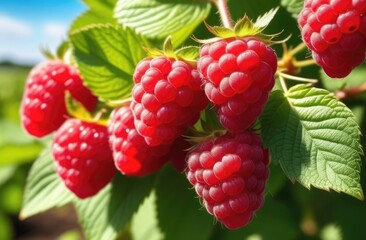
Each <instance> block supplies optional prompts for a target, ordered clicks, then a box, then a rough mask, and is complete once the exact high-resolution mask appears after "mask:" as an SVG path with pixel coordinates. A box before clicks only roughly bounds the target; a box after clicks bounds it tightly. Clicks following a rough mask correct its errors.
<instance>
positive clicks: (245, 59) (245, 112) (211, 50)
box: [198, 38, 277, 132]
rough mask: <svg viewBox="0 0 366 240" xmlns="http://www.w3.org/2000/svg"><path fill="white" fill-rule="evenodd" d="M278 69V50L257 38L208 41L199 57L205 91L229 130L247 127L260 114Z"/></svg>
mask: <svg viewBox="0 0 366 240" xmlns="http://www.w3.org/2000/svg"><path fill="white" fill-rule="evenodd" d="M276 70H277V57H276V54H275V52H274V51H273V50H272V49H271V48H269V47H267V46H266V45H265V44H264V43H262V42H261V41H259V40H257V39H255V38H242V39H241V38H236V39H222V40H219V41H217V42H214V43H210V44H205V45H203V46H202V48H201V50H200V58H199V60H198V71H199V72H200V74H201V77H202V78H203V79H204V81H205V92H206V95H207V97H208V99H209V100H210V101H211V102H213V103H214V104H215V108H216V112H217V114H218V116H219V119H220V122H221V124H222V125H223V126H224V127H225V128H226V129H227V130H229V131H230V132H241V131H243V130H245V129H247V128H248V127H250V126H251V125H252V124H253V123H254V122H255V120H256V118H257V117H258V116H259V115H260V114H261V112H262V110H263V107H264V105H265V103H266V102H267V99H268V95H269V92H270V91H271V89H272V88H273V85H274V74H275V72H276Z"/></svg>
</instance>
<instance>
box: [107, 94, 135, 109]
mask: <svg viewBox="0 0 366 240" xmlns="http://www.w3.org/2000/svg"><path fill="white" fill-rule="evenodd" d="M131 102H132V97H130V98H126V99H123V100H110V101H108V102H107V105H108V106H110V107H114V108H116V107H122V106H128V105H130V103H131Z"/></svg>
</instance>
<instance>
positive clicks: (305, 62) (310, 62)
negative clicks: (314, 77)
mask: <svg viewBox="0 0 366 240" xmlns="http://www.w3.org/2000/svg"><path fill="white" fill-rule="evenodd" d="M315 64H316V62H315V60H314V59H309V60H303V61H294V66H295V67H298V68H302V67H307V66H311V65H315Z"/></svg>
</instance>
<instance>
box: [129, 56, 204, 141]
mask: <svg viewBox="0 0 366 240" xmlns="http://www.w3.org/2000/svg"><path fill="white" fill-rule="evenodd" d="M133 79H134V81H135V86H134V88H133V91H132V97H133V102H132V105H131V108H132V111H133V114H134V116H135V126H136V129H137V131H138V133H139V134H141V135H142V136H143V137H144V138H145V141H146V143H147V144H148V145H150V146H158V145H164V144H171V143H172V142H174V140H175V139H177V138H178V137H179V136H180V135H182V134H183V133H184V132H185V131H186V130H187V128H188V127H189V126H192V125H193V124H194V123H195V122H196V121H197V120H198V119H199V117H200V112H201V110H203V109H204V108H205V107H206V105H207V99H206V97H205V95H204V93H203V92H202V90H201V79H200V77H199V74H198V72H197V70H196V69H194V68H192V67H191V66H190V65H189V64H187V63H186V62H184V61H180V60H173V59H170V58H168V57H165V56H161V57H156V58H151V59H150V58H148V59H144V60H143V61H141V62H140V63H139V64H138V66H137V67H136V70H135V73H134V78H133Z"/></svg>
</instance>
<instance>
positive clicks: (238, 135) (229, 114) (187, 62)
mask: <svg viewBox="0 0 366 240" xmlns="http://www.w3.org/2000/svg"><path fill="white" fill-rule="evenodd" d="M85 3H86V4H87V5H88V6H89V9H88V10H87V11H86V12H85V13H83V14H82V15H80V16H79V17H78V18H77V19H75V21H74V22H73V24H72V25H71V26H70V31H69V34H68V40H67V42H66V43H64V44H62V45H61V47H60V49H59V50H58V52H59V53H64V54H58V55H59V56H58V60H48V61H46V62H45V63H43V64H41V65H39V66H36V67H35V68H34V69H33V70H32V71H31V72H30V74H29V77H28V79H27V84H26V88H25V92H24V97H23V102H22V104H21V107H20V108H21V109H20V115H21V118H22V124H23V127H24V129H25V130H26V131H27V132H28V133H29V134H30V135H33V136H35V137H38V138H40V137H44V136H49V137H48V138H46V140H45V141H44V142H45V143H46V146H47V147H45V150H44V152H43V153H42V154H41V156H40V157H39V159H37V160H36V162H35V163H34V165H33V167H32V169H31V170H30V173H29V178H28V181H27V186H26V192H25V196H24V203H23V209H22V212H21V217H22V218H27V217H30V216H33V215H35V214H37V213H40V212H43V211H46V210H48V209H50V208H53V207H60V206H64V205H66V204H68V203H72V204H73V205H74V207H75V209H76V212H77V215H78V217H79V220H80V223H81V225H82V228H83V230H84V233H85V237H86V238H87V239H117V238H118V239H238V238H240V239H243V238H247V237H248V238H249V237H253V238H254V237H255V236H257V235H259V238H260V239H262V238H263V239H297V238H302V237H304V236H305V237H309V236H320V237H322V238H325V237H323V235H322V234H325V235H326V234H328V233H327V229H328V232H329V231H331V230H332V228H331V227H332V226H333V230H334V229H335V230H334V231H336V233H337V234H339V228H338V227H337V226H334V225H329V224H332V223H331V222H329V219H327V218H326V217H325V216H321V217H322V218H320V217H319V216H316V214H317V212H316V210H315V209H321V208H322V207H323V208H324V209H325V206H323V205H321V204H318V205H316V204H315V203H314V204H312V205H311V206H312V207H308V205H307V201H310V199H319V196H323V195H321V194H323V193H322V192H321V191H317V190H311V191H304V190H303V188H302V187H300V186H298V185H296V186H294V187H291V185H289V182H290V181H287V180H286V179H285V176H287V177H288V178H289V179H290V180H291V181H292V182H298V183H299V184H300V185H302V186H304V187H305V188H308V189H310V188H312V187H313V188H317V189H322V190H327V191H335V192H338V193H343V194H342V196H337V197H344V196H343V195H346V194H347V195H350V196H352V197H354V198H357V199H360V200H363V198H364V196H363V190H362V187H361V155H362V141H361V140H360V136H361V131H362V128H363V127H364V126H361V127H362V128H361V127H360V126H359V124H360V123H361V121H359V120H358V119H359V118H358V117H357V114H358V115H359V114H360V113H359V109H360V107H359V106H357V103H356V104H355V103H354V101H352V100H354V99H357V100H358V101H359V102H361V103H363V101H364V96H362V94H363V93H364V92H365V89H366V88H365V83H363V82H362V78H361V77H360V76H362V74H364V72H365V71H366V69H365V68H364V67H363V66H362V63H363V62H364V60H365V54H366V15H365V14H366V1H363V0H354V1H351V0H349V1H348V0H347V1H344V0H342V1H337V0H305V1H301V0H292V1H286V0H282V1H267V0H258V1H255V2H254V1H244V2H241V1H229V2H227V1H226V0H200V1H196V0H189V1H173V0H166V1H158V0H136V1H124V0H118V1H117V0H108V1H98V0H88V1H85ZM254 5H255V6H254ZM279 5H281V6H280V7H279ZM215 8H216V9H217V10H218V14H217V11H216V10H215ZM231 16H232V17H231ZM232 19H238V21H236V22H233V21H232ZM253 19H256V20H253ZM204 20H205V21H204ZM307 47H308V48H307ZM62 49H64V50H65V49H67V51H66V54H65V51H63V50H62ZM346 76H347V77H346ZM334 78H344V79H334ZM350 101H351V102H352V104H350ZM361 105H362V104H361ZM357 107H358V108H357ZM361 108H362V111H364V108H363V107H361ZM355 109H356V110H355ZM357 109H358V110H357ZM355 113H357V114H356V115H355ZM362 114H363V113H362ZM53 132H55V133H53ZM50 139H51V141H50ZM48 142H49V143H50V144H47V143H48ZM281 169H282V170H281ZM363 172H364V171H363ZM298 192H300V193H298ZM314 192H315V193H317V194H318V195H316V196H315V195H314V196H312V195H309V194H313V193H314ZM319 192H320V193H319ZM329 194H331V193H329ZM305 195H306V196H307V197H304V196H305ZM277 196H281V197H278V198H276V197H277ZM309 196H310V197H309ZM275 198H276V199H275ZM274 199H275V200H274ZM289 199H290V200H289ZM285 201H293V202H292V204H288V205H286V204H285ZM316 201H317V200H315V202H316ZM349 201H352V202H353V203H354V202H357V200H356V199H351V200H349ZM298 205H299V206H298ZM294 208H304V209H306V211H309V212H306V211H305V210H304V213H303V216H300V215H301V214H300V215H296V214H295V215H294V214H292V213H291V211H290V210H289V209H292V210H293V209H294ZM309 209H311V210H309ZM273 216H275V217H273ZM316 217H319V218H320V219H321V221H320V220H319V226H320V227H321V228H322V230H321V231H320V230H319V229H317V227H314V226H313V225H311V224H315V223H314V222H316ZM297 218H301V224H299V225H300V227H299V226H297V225H296V224H293V222H294V221H299V220H298V219H297ZM309 224H310V225H309ZM328 225H329V226H330V228H327V227H329V226H328ZM283 226H286V228H287V229H288V231H286V232H283V231H282V230H281V228H283ZM311 227H314V228H311ZM341 227H343V226H341ZM234 229H238V230H236V231H232V230H234ZM265 229H271V231H272V230H273V232H271V231H267V230H265ZM314 229H315V230H314ZM329 229H330V230H329ZM312 230H313V231H312ZM269 232H270V234H269ZM344 233H345V234H346V235H347V234H350V233H348V232H347V231H345V232H344ZM325 235H324V236H325ZM346 235H345V236H346ZM347 236H348V235H347ZM349 236H357V235H349ZM261 237H262V238H261ZM354 238H355V239H357V237H354ZM328 239H329V238H328Z"/></svg>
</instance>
